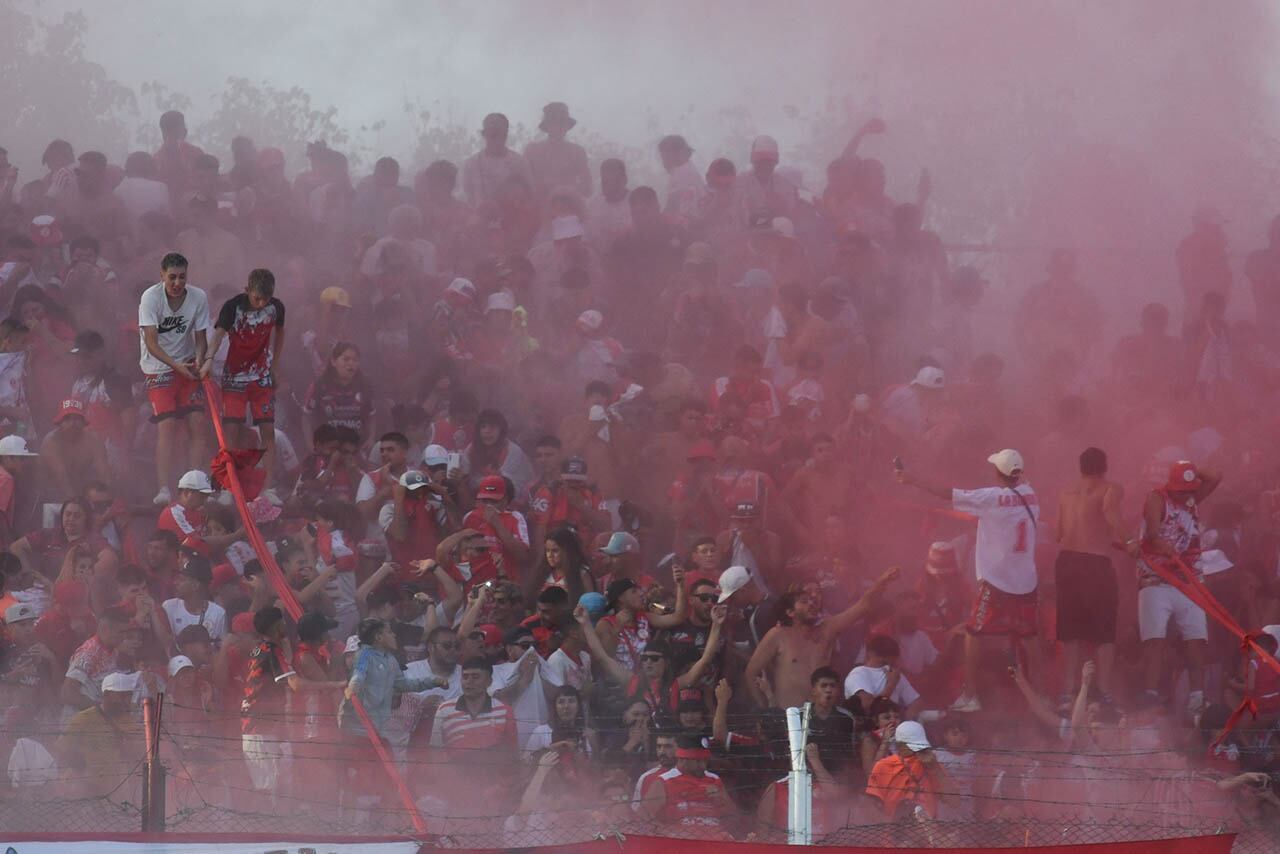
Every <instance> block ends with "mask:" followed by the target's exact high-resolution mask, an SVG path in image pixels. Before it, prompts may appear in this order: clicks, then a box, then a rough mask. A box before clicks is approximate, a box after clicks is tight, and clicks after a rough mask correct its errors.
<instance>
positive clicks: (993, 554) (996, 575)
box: [951, 483, 1040, 595]
mask: <svg viewBox="0 0 1280 854" xmlns="http://www.w3.org/2000/svg"><path fill="white" fill-rule="evenodd" d="M1017 489H1018V495H1021V496H1022V498H1024V499H1026V502H1027V503H1026V505H1023V503H1022V501H1021V500H1019V498H1018V495H1014V493H1013V489H1012V488H1010V487H1007V486H988V487H986V488H984V489H953V490H951V506H952V507H954V508H955V509H956V510H959V511H961V512H962V513H972V514H973V515H975V516H977V517H978V543H977V547H976V549H975V551H974V563H975V564H976V565H977V570H978V573H977V574H978V580H979V581H985V582H987V583H988V584H990V585H991V586H992V587H994V588H996V589H997V590H1000V591H1002V592H1004V593H1011V594H1014V595H1020V594H1023V593H1031V592H1032V591H1034V590H1035V589H1036V530H1037V527H1038V523H1039V521H1040V502H1039V500H1038V499H1037V498H1036V493H1035V491H1034V490H1033V489H1032V488H1031V487H1030V486H1028V485H1026V484H1025V483H1020V484H1018V487H1017ZM1028 507H1029V508H1030V509H1031V514H1028V513H1027V508H1028ZM1033 516H1034V517H1035V521H1034V522H1033V521H1032V517H1033Z"/></svg>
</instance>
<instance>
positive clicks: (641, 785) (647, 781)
mask: <svg viewBox="0 0 1280 854" xmlns="http://www.w3.org/2000/svg"><path fill="white" fill-rule="evenodd" d="M670 770H671V769H670V768H664V767H663V766H661V765H655V766H653V767H652V768H650V769H649V770H648V771H645V772H644V773H643V774H641V775H640V777H639V778H638V779H637V780H636V790H635V791H634V792H632V793H631V808H632V809H633V810H639V809H640V802H641V801H643V800H644V798H645V795H647V794H649V790H650V789H652V788H653V784H654V783H655V782H656V781H657V779H658V778H659V777H661V776H662V775H663V774H665V773H667V772H668V771H670Z"/></svg>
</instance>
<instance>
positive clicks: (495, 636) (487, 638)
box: [475, 623, 502, 646]
mask: <svg viewBox="0 0 1280 854" xmlns="http://www.w3.org/2000/svg"><path fill="white" fill-rule="evenodd" d="M475 631H477V632H480V633H481V634H483V635H484V645H485V646H502V629H500V628H498V626H497V624H496V623H481V624H480V625H478V626H476V627H475Z"/></svg>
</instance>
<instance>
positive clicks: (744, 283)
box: [733, 267, 773, 290]
mask: <svg viewBox="0 0 1280 854" xmlns="http://www.w3.org/2000/svg"><path fill="white" fill-rule="evenodd" d="M733 286H734V287H735V288H747V289H748V290H755V289H759V290H768V289H769V288H772V287H773V273H770V272H769V271H768V270H764V269H761V268H760V267H752V268H751V269H750V270H748V271H747V272H745V273H743V274H742V279H741V280H739V281H737V282H734V283H733Z"/></svg>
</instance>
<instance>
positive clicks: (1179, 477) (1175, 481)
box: [1164, 460, 1203, 492]
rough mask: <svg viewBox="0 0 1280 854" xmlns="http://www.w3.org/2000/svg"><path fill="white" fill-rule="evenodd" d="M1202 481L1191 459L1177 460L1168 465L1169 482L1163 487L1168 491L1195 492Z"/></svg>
mask: <svg viewBox="0 0 1280 854" xmlns="http://www.w3.org/2000/svg"><path fill="white" fill-rule="evenodd" d="M1202 483H1203V481H1202V480H1200V472H1199V470H1198V469H1196V464H1195V463H1193V462H1191V460H1178V461H1177V462H1176V463H1174V464H1173V465H1171V466H1169V482H1168V483H1166V484H1165V486H1164V488H1165V489H1167V490H1169V491H1170V492H1195V491H1196V490H1197V489H1199V488H1200V485H1201V484H1202Z"/></svg>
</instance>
